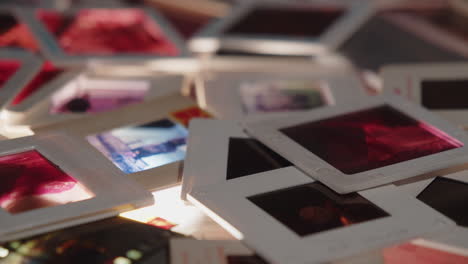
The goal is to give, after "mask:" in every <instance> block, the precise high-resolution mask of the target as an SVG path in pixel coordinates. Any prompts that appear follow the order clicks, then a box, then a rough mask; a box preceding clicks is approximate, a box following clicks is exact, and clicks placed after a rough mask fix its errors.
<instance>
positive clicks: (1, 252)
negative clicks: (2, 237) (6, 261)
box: [0, 247, 10, 258]
mask: <svg viewBox="0 0 468 264" xmlns="http://www.w3.org/2000/svg"><path fill="white" fill-rule="evenodd" d="M9 253H10V251H9V250H8V249H6V248H4V247H0V258H6V256H8V254H9Z"/></svg>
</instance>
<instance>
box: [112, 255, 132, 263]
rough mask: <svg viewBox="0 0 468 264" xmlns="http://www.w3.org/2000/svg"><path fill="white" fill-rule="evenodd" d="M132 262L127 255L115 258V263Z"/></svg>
mask: <svg viewBox="0 0 468 264" xmlns="http://www.w3.org/2000/svg"><path fill="white" fill-rule="evenodd" d="M130 263H132V261H131V260H129V259H128V258H125V257H117V258H115V259H114V264H130Z"/></svg>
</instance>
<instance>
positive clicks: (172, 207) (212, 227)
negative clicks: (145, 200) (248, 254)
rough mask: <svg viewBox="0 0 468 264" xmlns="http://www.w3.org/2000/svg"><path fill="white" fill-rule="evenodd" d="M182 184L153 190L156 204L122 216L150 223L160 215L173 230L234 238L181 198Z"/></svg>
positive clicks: (220, 237)
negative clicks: (171, 224)
mask: <svg viewBox="0 0 468 264" xmlns="http://www.w3.org/2000/svg"><path fill="white" fill-rule="evenodd" d="M180 191H181V186H180V185H179V186H175V187H172V188H168V189H164V190H160V191H156V192H153V196H154V201H155V203H154V205H152V206H148V207H144V208H140V209H137V210H133V211H129V212H126V213H123V214H120V216H122V217H125V218H129V219H132V220H135V221H139V222H143V223H148V222H149V221H150V220H152V219H154V218H156V217H160V218H163V219H165V220H167V221H169V222H171V223H173V224H176V226H175V227H173V228H171V231H174V232H177V233H180V234H183V235H191V236H194V237H195V238H198V239H211V240H223V239H233V237H232V236H230V235H229V234H228V233H227V232H226V231H225V230H224V229H223V228H222V227H220V226H219V225H218V224H216V223H215V222H214V221H213V220H211V219H210V218H209V217H208V216H207V215H205V214H204V213H203V212H202V211H201V210H200V209H198V208H197V207H195V206H193V205H191V204H189V203H186V202H185V201H183V200H182V199H180Z"/></svg>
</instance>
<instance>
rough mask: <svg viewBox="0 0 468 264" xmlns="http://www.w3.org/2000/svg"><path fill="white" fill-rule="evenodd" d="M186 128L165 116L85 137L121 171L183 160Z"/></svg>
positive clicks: (146, 168)
mask: <svg viewBox="0 0 468 264" xmlns="http://www.w3.org/2000/svg"><path fill="white" fill-rule="evenodd" d="M187 136H188V131H187V129H185V128H184V127H183V126H181V125H179V124H176V123H174V122H172V121H171V120H169V119H162V120H158V121H154V122H151V123H147V124H144V125H140V126H130V127H122V128H116V129H113V130H110V131H106V132H103V133H99V134H96V135H92V136H88V137H86V139H87V140H88V142H89V143H90V144H91V145H93V146H94V147H95V148H97V149H98V150H99V151H100V152H101V153H103V154H104V155H105V156H106V157H107V158H108V159H109V160H111V161H112V162H113V163H114V164H115V165H116V166H117V167H119V168H120V169H121V170H122V171H123V172H125V173H134V172H139V171H144V170H148V169H152V168H156V167H159V166H163V165H166V164H169V163H172V162H176V161H179V160H182V159H184V157H185V152H186V141H187Z"/></svg>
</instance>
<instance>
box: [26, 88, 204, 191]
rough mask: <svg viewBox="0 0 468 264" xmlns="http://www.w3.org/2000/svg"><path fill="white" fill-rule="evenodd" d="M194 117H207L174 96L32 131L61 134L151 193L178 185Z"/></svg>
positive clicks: (182, 98) (186, 100) (193, 105)
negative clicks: (90, 150) (191, 120)
mask: <svg viewBox="0 0 468 264" xmlns="http://www.w3.org/2000/svg"><path fill="white" fill-rule="evenodd" d="M196 117H201V118H203V117H209V115H208V114H207V113H206V112H204V111H203V110H201V109H200V108H198V107H197V106H196V105H195V104H194V102H193V101H192V100H190V99H188V98H185V97H183V96H181V95H180V94H178V93H172V94H168V95H167V96H161V97H158V98H156V99H153V100H149V101H147V102H144V103H140V104H132V105H129V106H128V107H125V108H120V109H117V110H115V111H112V112H102V113H96V114H95V115H93V116H89V117H84V118H80V119H76V120H69V121H66V122H62V123H58V124H56V125H51V126H47V127H43V128H37V129H36V130H35V132H36V133H40V134H43V133H50V132H51V131H64V132H66V133H68V134H70V135H72V136H74V137H76V138H77V140H79V141H80V142H81V143H82V144H83V145H84V146H87V147H90V148H92V149H93V151H94V152H95V153H97V154H98V155H101V156H104V157H106V163H109V164H111V165H112V166H114V167H116V168H119V170H120V171H122V172H123V173H125V174H126V175H127V176H129V177H130V178H132V179H134V180H136V181H137V182H139V183H140V184H142V185H143V186H144V187H145V188H146V189H149V190H155V189H159V188H163V187H168V186H171V185H174V184H176V183H177V182H180V169H181V168H180V165H181V161H182V160H183V159H184V157H185V153H186V145H187V137H188V130H187V126H188V122H189V121H190V119H192V118H196Z"/></svg>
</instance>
